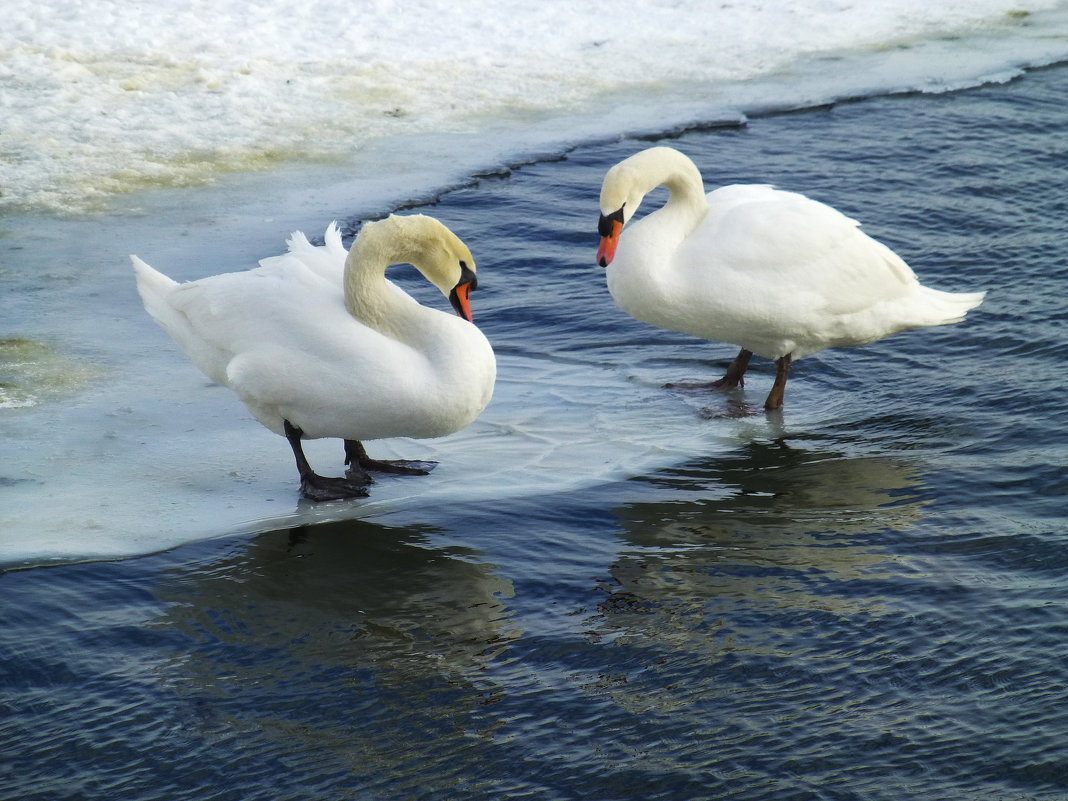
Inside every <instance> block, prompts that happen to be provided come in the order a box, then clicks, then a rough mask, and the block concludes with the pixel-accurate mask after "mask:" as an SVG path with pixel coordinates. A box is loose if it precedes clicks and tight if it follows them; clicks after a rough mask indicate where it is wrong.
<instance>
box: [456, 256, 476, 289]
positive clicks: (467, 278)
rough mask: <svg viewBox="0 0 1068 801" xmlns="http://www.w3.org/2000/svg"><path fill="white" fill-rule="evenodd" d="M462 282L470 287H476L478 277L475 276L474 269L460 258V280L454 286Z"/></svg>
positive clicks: (460, 284)
mask: <svg viewBox="0 0 1068 801" xmlns="http://www.w3.org/2000/svg"><path fill="white" fill-rule="evenodd" d="M463 284H469V285H470V288H471V289H478V279H477V278H476V277H475V271H474V270H472V269H471V268H470V267H468V266H467V262H466V261H464V260H463V259H461V260H460V280H459V282H457V284H456V286H462V285H463Z"/></svg>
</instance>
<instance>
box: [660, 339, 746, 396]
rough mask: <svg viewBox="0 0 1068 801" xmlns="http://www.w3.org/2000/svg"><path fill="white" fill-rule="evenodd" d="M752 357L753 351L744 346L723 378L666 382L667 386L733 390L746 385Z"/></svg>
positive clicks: (672, 387) (673, 387)
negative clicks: (746, 374) (703, 380)
mask: <svg viewBox="0 0 1068 801" xmlns="http://www.w3.org/2000/svg"><path fill="white" fill-rule="evenodd" d="M751 358H753V351H751V350H746V349H745V348H742V349H741V350H740V351H738V355H737V356H735V357H734V361H733V362H731V364H730V367H728V368H727V372H726V373H725V374H724V375H723V378H719V379H717V380H715V381H706V382H685V381H677V382H675V383H672V384H665V386H667V387H669V388H671V389H718V390H721V391H723V392H727V391H729V390H732V389H734V388H735V387H744V386H745V371H746V370H748V369H749V360H750V359H751Z"/></svg>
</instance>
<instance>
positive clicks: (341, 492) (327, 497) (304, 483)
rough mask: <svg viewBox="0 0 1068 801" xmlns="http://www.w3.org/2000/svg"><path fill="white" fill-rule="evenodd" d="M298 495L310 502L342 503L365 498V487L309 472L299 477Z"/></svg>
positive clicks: (351, 481) (358, 482) (349, 480)
mask: <svg viewBox="0 0 1068 801" xmlns="http://www.w3.org/2000/svg"><path fill="white" fill-rule="evenodd" d="M300 493H301V495H303V496H304V497H305V498H307V499H308V500H310V501H342V500H345V499H348V498H366V497H367V495H368V492H367V487H366V486H364V483H363V482H362V481H358V480H357V481H353V480H351V479H348V478H327V477H326V476H321V475H319V474H318V473H315V472H310V473H308V474H307V475H302V476H301V477H300Z"/></svg>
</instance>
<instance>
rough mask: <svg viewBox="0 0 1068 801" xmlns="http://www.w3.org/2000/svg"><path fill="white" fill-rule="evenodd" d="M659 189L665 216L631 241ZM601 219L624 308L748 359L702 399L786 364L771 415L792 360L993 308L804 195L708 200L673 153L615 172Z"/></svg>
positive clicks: (614, 290) (764, 190) (643, 155)
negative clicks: (921, 275) (759, 370)
mask: <svg viewBox="0 0 1068 801" xmlns="http://www.w3.org/2000/svg"><path fill="white" fill-rule="evenodd" d="M658 186H665V187H667V189H668V192H669V196H668V200H667V203H665V204H664V206H663V207H661V208H659V209H657V210H656V211H654V212H652V213H650V214H648V215H646V216H645V217H644V218H643V219H641V220H638V221H637V222H635V223H634V224H633V225H632V226H630V227H628V228H627V229H626V230H625V231H624V230H623V228H624V226H625V225H626V224H627V223H628V222H629V221H630V219H631V217H633V215H634V213H635V212H636V211H637V210H638V206H639V205H640V204H641V202H642V198H643V197H644V196H645V195H646V194H648V193H649V192H651V191H652V190H653V189H655V188H657V187H658ZM600 210H601V217H600V220H599V224H598V233H599V234H600V236H601V243H600V247H599V249H598V251H597V261H598V263H599V264H600V265H601V266H602V267H606V268H607V270H606V278H607V283H608V291H609V292H610V293H611V295H612V297H613V299H615V301H616V303H617V304H618V305H619V306H620V307H621V308H622V309H623V310H624V311H626V312H627V313H628V314H630V315H631V316H632V317H635V318H637V319H638V320H641V321H642V322H646V323H650V324H652V325H655V326H658V327H660V328H666V329H669V330H672V331H679V332H682V333H685V334H691V335H693V336H696V337H700V338H702V339H707V340H712V341H717V342H729V343H731V344H734V345H738V346H739V347H741V351H740V352H739V353H738V356H737V357H736V358H735V359H734V361H733V362H732V363H731V365H730V367H728V369H727V372H726V374H725V375H724V376H723V378H721V379H719V380H718V381H715V382H712V383H711V384H709V385H704V386H711V387H714V388H717V389H722V390H729V389H733V388H735V387H737V386H739V385H742V386H744V375H745V371H746V368H747V367H748V366H749V359H750V357H752V355H753V354H754V353H755V354H757V355H758V356H762V357H764V358H767V359H772V360H774V361H775V364H776V375H775V382H774V384H773V385H772V388H771V392H770V393H769V394H768V397H767V400H766V401H765V403H764V408H765V409H769V410H771V409H778V408H780V407H781V406H782V403H783V394H784V391H785V388H786V379H787V377H788V375H789V372H790V365H791V363H792V362H793V361H796V360H797V359H800V358H802V357H803V356H808V355H811V354H813V353H817V352H818V351H821V350H823V349H824V348H841V347H848V346H852V345H863V344H866V343H868V342H873V341H875V340H877V339H880V338H882V337H885V336H887V335H888V334H893V333H896V332H898V331H905V330H907V329H910V328H920V327H923V326H929V325H945V324H947V323H956V322H960V321H961V320H963V319H964V315H965V313H966V312H967V311H968V310H969V309H973V308H975V307H976V306H978V305H979V304H980V303H982V301H983V297H984V296H985V295H986V293H985V292H966V293H950V292H942V291H939V290H936V289H930V288H928V287H925V286H923V285H921V284H920V282H919V280H918V279H917V278H916V275H915V274H914V273H913V272H912V270H911V269H910V268H909V266H908V265H907V264H905V262H904V261H903V260H902V259H901V258H900V257H899V256H898V255H897V254H895V253H894V252H893V251H892V250H890V249H889V248H888V247H886V246H885V245H883V244H882V243H880V242H877V241H875V240H874V239H872V238H870V237H869V236H867V235H866V234H864V233H862V232H861V231H860V229H859V223H858V222H856V221H855V220H851V219H850V218H848V217H846V216H845V215H843V214H841V213H840V212H838V211H836V210H835V209H833V208H831V207H830V206H827V205H824V204H823V203H820V202H818V201H815V200H811V199H809V198H807V197H805V196H804V195H800V194H796V193H794V192H786V191H782V190H779V189H776V188H774V187H771V186H766V185H733V186H724V187H722V188H720V189H716V190H714V191H712V192H709V193H708V194H707V195H706V194H705V191H704V184H703V182H702V180H701V174H700V172H698V169H697V167H696V166H695V165H694V163H693V162H692V161H691V160H690V159H689V158H688V157H687V156H685V155H684V154H682V153H680V152H679V151H678V150H675V149H674V148H670V147H652V148H649V149H647V150H643V151H641V152H639V153H636V154H634V155H633V156H631V157H629V158H627V159H625V160H623V161H621V162H620V163H618V164H616V165H615V166H614V167H612V168H611V169H610V170H609V171H608V172H607V174H606V175H605V178H604V183H603V184H602V186H601V197H600ZM690 386H694V385H690Z"/></svg>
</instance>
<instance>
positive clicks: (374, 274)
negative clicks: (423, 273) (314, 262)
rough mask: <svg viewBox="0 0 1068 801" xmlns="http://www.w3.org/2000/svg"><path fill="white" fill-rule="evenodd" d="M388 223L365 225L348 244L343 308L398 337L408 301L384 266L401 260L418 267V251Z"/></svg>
mask: <svg viewBox="0 0 1068 801" xmlns="http://www.w3.org/2000/svg"><path fill="white" fill-rule="evenodd" d="M388 222H389V221H388V220H383V221H381V222H378V223H376V224H375V225H365V226H364V227H363V229H362V230H361V231H360V234H359V236H357V237H356V241H355V242H353V243H352V248H351V249H350V250H349V255H348V258H347V259H346V261H345V307H346V308H347V309H348V310H349V314H351V315H352V316H353V317H355V318H356V319H357V320H359V321H360V322H362V323H364V324H365V325H367V326H370V327H371V328H374V329H375V330H377V331H381V332H382V333H385V334H389V335H391V336H394V337H395V338H401V337H400V335H401V334H402V333H403V332H404V331H405V330H406V326H405V321H406V319H407V317H408V316H409V315H410V312H411V309H410V303H409V301H408V299H407V298H406V296H404V295H402V294H401V293H399V292H397V290H396V289H395V288H394V287H392V286H390V284H389V283H388V282H387V281H386V268H387V267H389V266H390V265H391V264H401V263H404V264H416V265H417V266H418V263H419V261H421V254H420V248H419V247H418V245H417V243H414V242H413V241H412V240H411V239H408V238H404V237H398V236H396V235H395V232H394V231H393V226H391V225H388V224H387V223H388Z"/></svg>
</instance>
